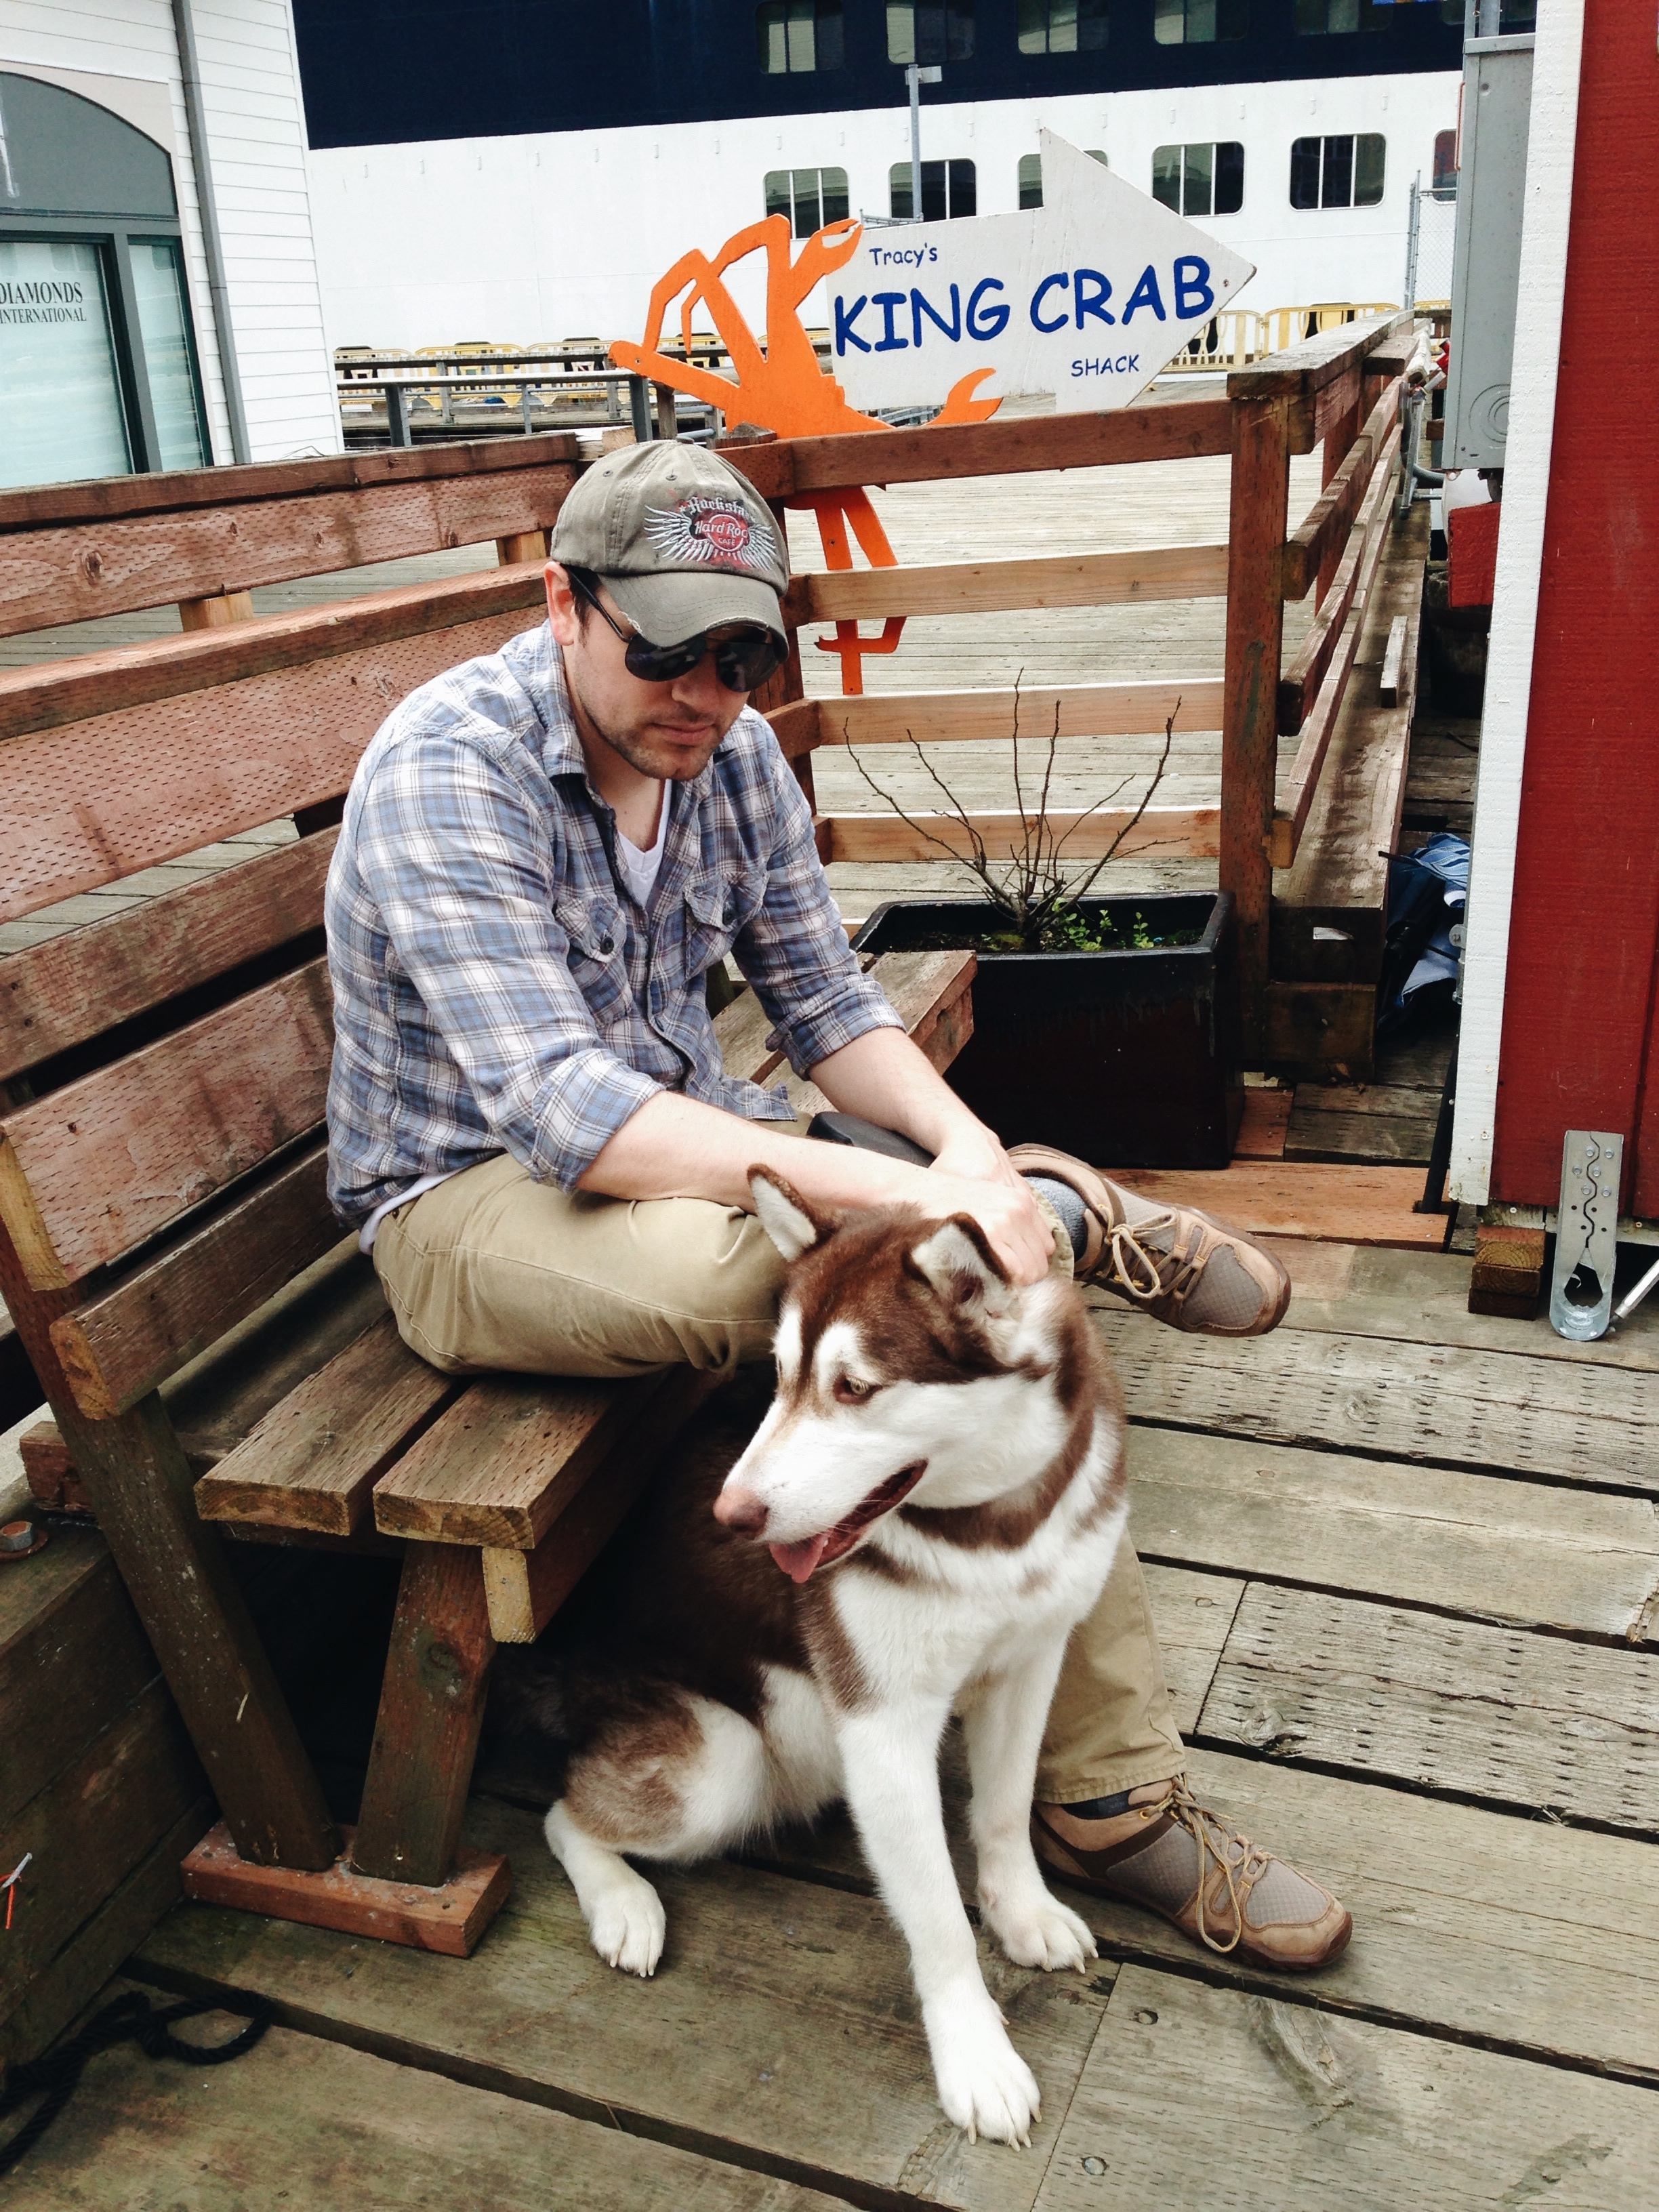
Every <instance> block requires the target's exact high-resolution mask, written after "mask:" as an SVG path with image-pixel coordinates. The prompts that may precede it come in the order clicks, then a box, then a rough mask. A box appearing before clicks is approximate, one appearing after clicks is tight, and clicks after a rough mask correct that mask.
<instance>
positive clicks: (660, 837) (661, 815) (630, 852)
mask: <svg viewBox="0 0 1659 2212" xmlns="http://www.w3.org/2000/svg"><path fill="white" fill-rule="evenodd" d="M667 843H668V787H667V786H666V785H664V787H663V793H662V797H661V799H659V801H658V805H657V837H656V842H655V843H654V844H653V846H652V847H651V849H650V850H649V852H642V851H641V848H639V846H637V845H635V843H634V842H632V840H631V839H629V838H627V837H624V836H623V833H622V830H621V829H620V828H619V829H617V866H618V867H619V868H620V869H621V870H622V873H623V882H624V883H625V884H627V886H628V888H629V890H630V891H632V892H633V894H634V896H635V898H636V899H637V900H638V901H639V902H640V904H641V906H648V905H649V904H650V902H651V893H652V891H653V889H654V888H655V885H656V881H657V874H658V871H659V869H660V868H661V866H662V856H663V853H664V850H665V848H666V846H667Z"/></svg>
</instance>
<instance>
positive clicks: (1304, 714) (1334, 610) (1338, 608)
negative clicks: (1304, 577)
mask: <svg viewBox="0 0 1659 2212" xmlns="http://www.w3.org/2000/svg"><path fill="white" fill-rule="evenodd" d="M1395 435H1396V436H1397V435H1398V426H1396V430H1395ZM1393 452H1394V448H1393V447H1388V448H1385V449H1384V453H1383V463H1382V465H1381V466H1379V467H1377V468H1376V469H1374V470H1373V471H1371V481H1370V485H1369V487H1368V488H1367V490H1366V493H1365V497H1364V504H1363V505H1362V506H1361V507H1360V510H1359V513H1358V516H1357V518H1356V519H1355V521H1354V526H1353V528H1352V530H1351V531H1350V532H1348V542H1347V544H1346V547H1345V549H1344V550H1343V554H1342V558H1341V561H1340V563H1339V565H1338V568H1337V571H1336V574H1335V576H1334V578H1333V580H1332V583H1331V588H1330V590H1329V591H1328V592H1327V593H1326V594H1325V598H1324V600H1323V602H1322V605H1321V606H1320V609H1319V611H1318V613H1317V614H1316V616H1315V617H1314V619H1313V621H1312V622H1311V623H1310V624H1309V626H1308V632H1307V635H1306V636H1305V637H1304V639H1303V641H1302V642H1301V644H1300V645H1299V646H1298V647H1297V652H1296V657H1295V659H1293V660H1292V661H1291V665H1290V666H1289V667H1288V668H1287V669H1286V670H1285V673H1284V674H1283V675H1282V676H1281V677H1280V678H1279V735H1280V737H1282V738H1293V737H1295V736H1296V735H1297V732H1298V731H1299V730H1300V729H1301V727H1302V726H1303V724H1304V722H1305V721H1306V720H1307V719H1308V716H1309V715H1310V714H1311V713H1312V711H1313V703H1314V700H1315V698H1316V696H1317V694H1318V691H1319V687H1320V685H1321V684H1322V683H1323V682H1324V680H1325V671H1326V670H1327V669H1328V667H1329V666H1330V663H1331V655H1332V654H1333V653H1334V652H1335V650H1336V641H1337V639H1338V638H1339V637H1340V635H1341V631H1342V625H1343V623H1344V622H1345V621H1346V618H1347V613H1348V609H1349V608H1350V607H1351V606H1352V605H1353V600H1354V593H1355V592H1356V590H1357V589H1358V588H1359V581H1360V578H1359V570H1360V562H1361V557H1362V556H1363V555H1364V550H1365V548H1366V545H1367V544H1368V543H1369V540H1370V533H1371V530H1372V527H1373V526H1374V524H1375V523H1376V518H1377V515H1378V513H1379V512H1380V511H1381V510H1382V509H1383V508H1384V507H1387V505H1388V503H1389V493H1390V489H1391V487H1390V484H1389V471H1390V469H1391V468H1392V466H1393Z"/></svg>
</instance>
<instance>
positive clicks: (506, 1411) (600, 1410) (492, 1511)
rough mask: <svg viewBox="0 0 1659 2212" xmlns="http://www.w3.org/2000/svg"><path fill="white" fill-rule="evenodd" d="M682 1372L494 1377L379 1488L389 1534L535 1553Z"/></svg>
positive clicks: (378, 1521) (475, 1388)
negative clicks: (598, 1377)
mask: <svg viewBox="0 0 1659 2212" xmlns="http://www.w3.org/2000/svg"><path fill="white" fill-rule="evenodd" d="M674 1371H675V1370H669V1372H668V1373H666V1374H663V1375H644V1376H640V1377H638V1378H637V1380H635V1381H633V1382H630V1383H627V1384H625V1385H623V1386H620V1387H619V1386H618V1385H617V1383H568V1382H559V1381H556V1380H553V1379H551V1378H549V1377H544V1376H534V1375H492V1376H489V1377H487V1378H486V1379H485V1380H483V1381H482V1382H478V1383H473V1384H472V1386H471V1389H469V1390H468V1391H467V1392H466V1393H465V1396H463V1397H462V1398H460V1399H459V1400H458V1401H456V1403H455V1404H454V1405H453V1406H452V1407H450V1408H449V1411H448V1412H447V1413H443V1414H441V1415H440V1416H439V1418H438V1419H437V1420H436V1421H435V1422H434V1424H433V1425H432V1426H431V1427H430V1428H429V1429H428V1431H427V1432H426V1434H425V1435H424V1436H423V1437H421V1438H420V1440H419V1442H418V1443H416V1444H415V1445H414V1446H413V1448H412V1449H410V1451H408V1452H407V1453H406V1454H405V1455H404V1457H403V1458H402V1459H401V1460H399V1461H398V1464H397V1466H396V1467H394V1468H392V1472H391V1473H390V1474H386V1475H383V1476H382V1477H381V1478H380V1481H379V1482H377V1483H376V1484H375V1486H374V1525H375V1527H376V1528H378V1529H379V1530H380V1534H382V1535H383V1536H413V1537H417V1538H419V1539H421V1540H422V1541H426V1542H428V1543H440V1544H481V1545H485V1546H488V1547H490V1548H491V1549H494V1550H506V1551H519V1552H530V1551H533V1550H534V1549H535V1547H536V1546H537V1545H538V1543H539V1542H540V1541H541V1540H542V1538H543V1537H544V1535H545V1534H547V1532H548V1530H549V1529H550V1528H551V1527H552V1525H553V1523H554V1522H556V1520H557V1519H558V1517H559V1516H560V1514H561V1513H562V1512H563V1510H564V1509H565V1507H566V1506H567V1505H568V1504H569V1503H570V1502H571V1500H572V1499H573V1498H575V1497H576V1496H577V1494H578V1493H579V1492H580V1490H581V1488H582V1486H583V1485H584V1484H585V1483H586V1481H587V1480H588V1478H589V1476H590V1475H591V1474H592V1473H593V1472H594V1470H595V1468H598V1467H599V1463H600V1462H601V1461H602V1460H604V1459H605V1456H606V1455H607V1454H609V1453H610V1452H611V1451H613V1450H615V1449H617V1446H618V1445H619V1444H621V1443H623V1439H624V1438H625V1437H627V1436H628V1434H629V1431H630V1430H632V1428H633V1427H634V1425H635V1423H636V1422H637V1421H638V1420H639V1419H641V1416H642V1415H643V1414H644V1413H645V1412H646V1411H647V1407H649V1406H650V1405H651V1403H652V1401H653V1399H654V1398H655V1397H656V1395H657V1394H658V1392H659V1390H661V1389H663V1387H664V1386H665V1383H667V1382H668V1381H669V1380H670V1379H671V1376H672V1375H673V1373H674Z"/></svg>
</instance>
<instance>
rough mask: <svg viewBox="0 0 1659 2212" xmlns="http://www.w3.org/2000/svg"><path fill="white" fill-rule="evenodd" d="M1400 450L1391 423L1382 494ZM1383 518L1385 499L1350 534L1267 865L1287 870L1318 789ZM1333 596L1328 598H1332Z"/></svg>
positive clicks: (1382, 539) (1382, 462)
mask: <svg viewBox="0 0 1659 2212" xmlns="http://www.w3.org/2000/svg"><path fill="white" fill-rule="evenodd" d="M1399 448H1400V427H1399V425H1398V424H1397V423H1396V424H1395V428H1394V432H1393V434H1392V435H1391V437H1390V438H1389V443H1388V445H1387V446H1386V447H1384V448H1383V453H1382V455H1381V457H1380V459H1379V464H1378V468H1377V475H1378V477H1379V479H1380V480H1381V483H1382V484H1383V490H1384V492H1385V493H1386V491H1387V489H1388V479H1389V471H1390V470H1391V469H1392V467H1393V465H1394V458H1395V453H1397V452H1398V451H1399ZM1354 536H1355V538H1356V540H1357V541H1358V544H1359V552H1358V559H1357V561H1356V563H1355V579H1356V589H1355V591H1354V593H1353V598H1352V605H1351V606H1350V608H1349V610H1348V614H1347V617H1346V621H1345V622H1344V623H1343V624H1342V626H1341V632H1340V640H1339V641H1338V642H1337V643H1336V646H1335V650H1334V653H1332V655H1331V656H1330V660H1329V665H1328V667H1327V669H1326V671H1325V676H1324V680H1323V682H1322V684H1320V687H1319V693H1318V696H1317V697H1316V700H1315V702H1314V706H1313V712H1312V713H1311V714H1310V715H1309V717H1308V719H1307V721H1306V723H1305V724H1304V726H1303V731H1302V741H1301V743H1300V744H1298V745H1297V751H1296V759H1295V761H1294V763H1292V765H1291V778H1290V784H1289V787H1288V789H1287V791H1286V793H1285V805H1284V807H1283V808H1282V809H1278V810H1276V811H1275V812H1274V816H1273V866H1274V867H1276V868H1288V867H1289V866H1291V864H1292V863H1293V861H1294V860H1295V859H1296V855H1297V849H1298V848H1299V847H1300V845H1301V842H1302V832H1303V830H1304V828H1305V827H1306V826H1307V820H1308V816H1309V813H1310V811H1311V809H1312V806H1313V802H1314V793H1315V792H1316V789H1317V787H1318V784H1319V774H1320V770H1321V769H1322V768H1323V767H1324V765H1325V756H1326V754H1327V752H1328V750H1330V742H1331V737H1332V733H1333V732H1334V730H1335V728H1336V718H1337V716H1338V714H1340V712H1341V709H1342V702H1343V698H1344V696H1345V695H1346V691H1347V687H1348V678H1349V677H1350V675H1351V674H1352V671H1353V660H1354V654H1355V653H1357V652H1358V647H1359V634H1360V632H1361V631H1362V630H1363V629H1364V627H1365V611H1366V608H1367V606H1368V605H1369V603H1370V592H1371V586H1372V585H1373V584H1374V583H1375V581H1376V571H1377V567H1378V564H1379V563H1380V562H1381V561H1382V558H1383V547H1384V546H1385V545H1386V544H1388V541H1389V512H1388V501H1387V499H1386V497H1385V498H1384V499H1383V501H1380V502H1379V503H1378V509H1377V510H1376V512H1374V513H1373V516H1372V519H1371V521H1370V527H1369V531H1368V532H1367V534H1366V535H1365V536H1364V538H1361V536H1360V532H1359V529H1358V526H1356V528H1355V532H1354ZM1334 596H1335V594H1334V593H1333V594H1332V597H1333V598H1334Z"/></svg>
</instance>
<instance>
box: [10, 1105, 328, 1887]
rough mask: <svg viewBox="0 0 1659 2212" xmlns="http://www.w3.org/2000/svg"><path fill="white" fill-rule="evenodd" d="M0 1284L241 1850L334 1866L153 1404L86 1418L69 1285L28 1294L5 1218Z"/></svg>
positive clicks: (319, 1805)
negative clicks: (70, 1369) (65, 1321)
mask: <svg viewBox="0 0 1659 2212" xmlns="http://www.w3.org/2000/svg"><path fill="white" fill-rule="evenodd" d="M0 1103H3V1101H0ZM0 1290H3V1291H4V1293H5V1297H6V1303H7V1304H8V1305H9V1307H10V1309H11V1315H12V1319H13V1321H14V1322H15V1323H16V1326H17V1333H18V1334H19V1335H20V1336H21V1338H22V1340H23V1342H24V1344H25V1346H27V1350H28V1354H29V1358H30V1359H31V1360H32V1362H33V1366H34V1371H35V1374H36V1375H37V1376H39V1377H40V1386H41V1388H42V1389H44V1390H45V1392H46V1398H47V1401H48V1402H49V1404H50V1405H51V1407H52V1413H53V1415H54V1417H55V1418H56V1420H57V1422H58V1429H59V1431H60V1432H61V1434H62V1436H63V1439H64V1444H65V1446H66V1447H67V1449H68V1450H69V1453H70V1457H71V1459H72V1460H73V1462H74V1464H75V1469H76V1474H78V1475H79V1476H80V1477H81V1480H82V1482H83V1483H84V1484H85V1485H86V1488H87V1492H88V1496H89V1497H90V1498H91V1500H92V1503H93V1506H94V1510H95V1511H96V1513H97V1516H98V1525H99V1528H100V1529H101V1531H102V1532H103V1534H104V1537H105V1539H106V1541H107V1543H108V1545H109V1547H110V1550H111V1552H112V1553H113V1554H114V1558H115V1564H116V1565H117V1566H118V1568H119V1569H120V1572H121V1579H122V1580H123V1582H125V1584H126V1586H127V1589H128V1591H129V1592H130V1593H131V1598H132V1601H133V1604H134V1605H135V1606H136V1607H137V1611H138V1618H139V1619H140V1620H142V1621H143V1625H144V1632H145V1634H146V1635H147V1636H148V1637H149V1640H150V1644H151V1645H152V1646H153V1648H154V1650H155V1656H156V1658H157V1659H158V1660H159V1661H160V1662H161V1671H162V1673H163V1674H165V1675H166V1677H167V1687H168V1688H169V1689H170V1690H171V1691H172V1692H173V1697H174V1699H176V1700H177V1703H178V1706H179V1712H180V1713H181V1714H182V1716H183V1717H184V1723H185V1727H186V1728H187V1729H189V1731H190V1735H191V1741H192V1742H193V1743H194V1744H195V1746H196V1750H197V1756H198V1757H199V1758H200V1759H201V1761H202V1764H203V1765H204V1767H205V1768H206V1770H207V1773H208V1778H209V1780H210V1782H211V1784H212V1785H213V1790H214V1794H215V1796H216V1797H217V1798H218V1800H219V1806H220V1810H221V1811H222V1813H223V1814H224V1816H225V1820H226V1821H227V1823H228V1826H229V1828H230V1831H231V1833H232V1834H233V1835H234V1838H235V1839H236V1848H237V1850H239V1851H240V1854H241V1856H242V1857H243V1858H245V1859H247V1860H249V1861H251V1862H252V1863H255V1864H257V1865H260V1866H273V1865H282V1866H289V1867H297V1868H302V1869H308V1870H310V1871H313V1872H316V1871H319V1870H320V1869H322V1868H324V1867H327V1866H331V1865H332V1864H333V1862H334V1856H335V1852H336V1850H337V1848H338V1844H337V1838H336V1835H335V1832H334V1824H333V1822H332V1820H331V1819H330V1818H329V1814H328V1808H327V1807H326V1805H325V1803H324V1802H323V1793H322V1790H321V1789H320V1787H319V1784H318V1781H317V1778H316V1775H315V1774H314V1773H313V1771H312V1766H311V1762H310V1760H309V1759H307V1756H306V1753H305V1749H304V1747H303V1746H302V1745H301V1741H300V1737H299V1732H298V1730H297V1729H295V1725H294V1720H293V1717H292V1715H291V1714H290V1713H289V1710H288V1706H287V1704H286V1703H285V1701H284V1699H283V1693H282V1692H281V1690H280V1689H279V1688H278V1687H277V1686H276V1677H275V1675H273V1674H272V1673H271V1671H270V1661H269V1659H268V1658H267V1657H266V1656H265V1650H264V1645H263V1644H261V1642H260V1641H259V1635H258V1630H257V1629H256V1628H255V1627H254V1626H253V1622H252V1619H251V1618H250V1617H249V1614H248V1610H247V1606H246V1602H245V1601H244V1599H243V1597H242V1594H241V1592H240V1589H238V1588H237V1586H236V1583H235V1582H234V1579H233V1578H232V1577H231V1573H230V1570H229V1568H228V1565H227V1564H226V1561H225V1559H224V1555H223V1553H222V1551H221V1549H220V1544H219V1537H218V1534H217V1532H216V1530H215V1529H212V1528H209V1527H208V1526H207V1525H206V1524H205V1523H204V1522H203V1521H202V1520H201V1518H200V1517H199V1516H198V1515H197V1510H196V1500H195V1498H194V1495H193V1492H194V1487H195V1478H194V1477H193V1476H192V1475H191V1471H190V1468H189V1467H188V1465H187V1464H186V1462H185V1455H184V1452H183V1450H182V1449H181V1448H180V1445H179V1439H178V1437H177V1436H175V1434H174V1433H173V1425H172V1424H171V1422H170V1421H169V1420H168V1419H167V1414H166V1413H165V1412H164V1411H163V1409H162V1406H161V1400H160V1399H159V1398H158V1397H157V1396H155V1394H154V1393H152V1394H151V1395H150V1396H149V1397H148V1398H145V1399H143V1400H142V1401H140V1402H139V1404H137V1406H135V1407H133V1409H132V1411H131V1413H122V1414H120V1415H118V1417H117V1418H116V1419H113V1420H108V1421H90V1420H88V1419H87V1418H86V1416H85V1415H84V1414H83V1413H82V1412H81V1410H80V1408H79V1407H78V1406H77V1405H76V1401H75V1397H74V1394H73V1392H72V1391H71V1390H70V1386H69V1381H68V1378H67V1376H65V1375H64V1370H63V1368H62V1366H61V1364H59V1361H58V1352H57V1348H56V1346H54V1345H53V1343H52V1337H51V1335H50V1334H49V1332H50V1329H51V1327H52V1322H54V1321H55V1320H56V1319H58V1317H59V1316H60V1315H61V1314H63V1313H64V1312H67V1311H69V1310H71V1309H72V1308H73V1307H74V1305H75V1304H76V1292H75V1291H73V1290H64V1291H33V1290H31V1289H30V1288H29V1286H28V1284H27V1279H25V1277H24V1273H23V1270H22V1267H21V1262H20V1261H19V1260H18V1257H17V1253H16V1249H15V1247H14V1245H13V1243H12V1242H11V1238H10V1237H9V1233H8V1232H7V1231H6V1230H5V1228H4V1227H3V1225H0Z"/></svg>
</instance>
